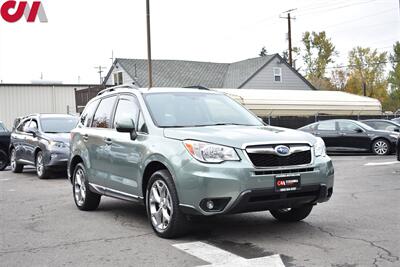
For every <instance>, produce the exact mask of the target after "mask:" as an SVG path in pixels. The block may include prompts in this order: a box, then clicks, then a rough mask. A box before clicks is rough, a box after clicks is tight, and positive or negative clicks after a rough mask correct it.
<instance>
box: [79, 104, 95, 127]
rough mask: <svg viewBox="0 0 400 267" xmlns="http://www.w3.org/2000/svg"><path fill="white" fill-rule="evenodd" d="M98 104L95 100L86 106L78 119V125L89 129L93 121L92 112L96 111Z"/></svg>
mask: <svg viewBox="0 0 400 267" xmlns="http://www.w3.org/2000/svg"><path fill="white" fill-rule="evenodd" d="M98 104H99V100H96V101H93V102H91V103H89V104H88V105H87V107H86V108H85V110H84V111H83V113H82V115H81V118H80V123H81V124H82V125H83V126H86V127H90V125H91V124H92V121H93V115H94V112H95V111H96V108H97V105H98Z"/></svg>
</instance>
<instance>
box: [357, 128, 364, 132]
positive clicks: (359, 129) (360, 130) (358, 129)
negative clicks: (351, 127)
mask: <svg viewBox="0 0 400 267" xmlns="http://www.w3.org/2000/svg"><path fill="white" fill-rule="evenodd" d="M362 132H364V131H363V130H362V129H361V128H357V129H356V133H362Z"/></svg>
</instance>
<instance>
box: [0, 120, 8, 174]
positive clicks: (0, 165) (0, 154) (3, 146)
mask: <svg viewBox="0 0 400 267" xmlns="http://www.w3.org/2000/svg"><path fill="white" fill-rule="evenodd" d="M9 145H10V132H9V131H8V130H7V128H6V126H5V125H4V123H3V122H1V121H0V171H3V170H4V169H5V168H6V167H7V166H8V163H9V157H8V147H9Z"/></svg>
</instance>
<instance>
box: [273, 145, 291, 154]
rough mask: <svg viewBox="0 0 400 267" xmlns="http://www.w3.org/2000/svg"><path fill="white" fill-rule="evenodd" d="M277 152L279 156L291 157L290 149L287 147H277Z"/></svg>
mask: <svg viewBox="0 0 400 267" xmlns="http://www.w3.org/2000/svg"><path fill="white" fill-rule="evenodd" d="M275 152H276V154H278V155H279V156H289V154H290V148H289V147H287V146H277V147H275Z"/></svg>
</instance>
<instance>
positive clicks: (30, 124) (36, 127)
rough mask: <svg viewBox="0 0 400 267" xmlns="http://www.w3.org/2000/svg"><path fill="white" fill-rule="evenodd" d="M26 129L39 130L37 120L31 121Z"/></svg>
mask: <svg viewBox="0 0 400 267" xmlns="http://www.w3.org/2000/svg"><path fill="white" fill-rule="evenodd" d="M26 128H27V129H28V128H31V129H38V124H37V122H36V120H31V121H30V122H29V123H28V124H27V126H26Z"/></svg>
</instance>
